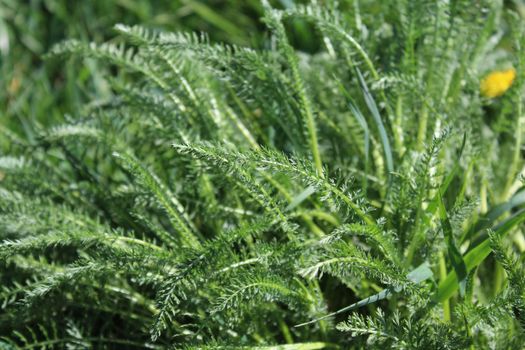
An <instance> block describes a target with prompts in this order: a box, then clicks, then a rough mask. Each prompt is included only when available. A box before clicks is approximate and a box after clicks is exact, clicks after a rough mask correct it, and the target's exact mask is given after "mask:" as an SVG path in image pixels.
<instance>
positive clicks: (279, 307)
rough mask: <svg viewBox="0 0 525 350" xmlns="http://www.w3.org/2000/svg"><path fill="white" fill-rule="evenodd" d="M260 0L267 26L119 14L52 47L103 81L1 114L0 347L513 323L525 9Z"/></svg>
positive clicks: (380, 333) (443, 344)
mask: <svg viewBox="0 0 525 350" xmlns="http://www.w3.org/2000/svg"><path fill="white" fill-rule="evenodd" d="M262 7H263V8H264V17H263V18H262V21H263V22H264V24H265V25H266V27H267V29H268V33H269V37H268V42H267V45H265V46H263V47H257V48H249V47H243V46H234V45H229V44H224V43H216V42H211V41H210V39H209V38H208V37H207V36H206V34H201V33H187V32H180V33H167V32H159V31H154V30H149V29H147V28H144V27H140V26H126V25H122V24H120V25H116V26H115V31H116V33H117V37H116V38H115V40H112V41H110V42H106V43H86V42H83V41H78V40H70V41H66V42H63V43H60V44H58V45H56V46H55V47H54V48H53V49H52V50H51V51H50V52H49V54H48V55H47V59H49V60H64V59H66V57H81V58H82V59H83V60H82V62H85V63H86V64H89V63H90V62H92V60H93V59H96V60H100V61H101V62H103V63H105V64H107V65H109V66H111V70H110V72H112V74H111V75H109V76H106V77H105V78H104V84H107V86H108V88H110V93H109V94H108V95H107V96H93V97H92V101H91V102H90V103H89V104H87V105H86V106H85V107H84V108H82V109H79V110H73V111H71V116H70V117H68V118H67V122H65V123H64V124H61V125H54V126H50V127H48V128H41V129H40V134H39V135H38V136H37V137H31V138H26V137H24V136H22V135H20V134H18V133H17V132H15V131H13V130H10V129H8V128H6V127H3V128H2V129H1V131H2V133H3V136H4V137H5V138H7V139H8V140H9V144H8V146H7V147H6V149H5V150H4V151H5V155H4V156H2V157H0V171H1V174H2V176H1V178H0V242H1V243H0V261H1V262H2V267H1V270H0V271H1V272H0V277H1V278H2V283H3V287H2V291H1V293H0V298H1V300H2V309H3V312H2V314H1V316H0V334H1V335H2V337H1V338H0V339H2V340H1V341H0V346H1V347H2V348H5V349H16V348H22V349H30V348H66V347H67V348H108V349H109V348H130V349H131V348H155V349H164V348H184V349H192V348H195V349H205V348H209V349H220V348H222V349H235V348H239V349H240V348H242V349H248V348H250V349H251V348H253V349H347V348H356V349H358V348H398V349H465V348H471V349H482V348H498V349H500V348H501V349H503V348H505V349H506V348H519V347H520V346H522V344H523V343H524V342H525V335H524V332H523V327H524V326H525V319H524V315H525V299H524V297H525V294H524V293H525V277H524V276H525V275H524V270H523V261H522V258H521V252H522V251H523V250H524V249H525V242H524V240H523V234H522V230H521V229H522V227H523V225H522V223H523V221H524V220H525V211H524V204H525V192H523V191H522V187H523V185H522V180H521V176H520V175H522V174H523V171H524V168H523V166H524V162H523V157H522V153H521V147H522V134H523V132H522V122H523V118H524V116H523V74H524V71H525V69H524V68H525V67H524V63H523V57H525V56H524V51H523V46H524V44H525V42H524V41H525V36H524V25H523V21H522V20H521V19H520V18H519V16H518V15H517V14H516V13H515V12H513V11H512V10H508V9H506V8H504V7H503V4H502V3H501V2H499V1H488V0H487V1H483V0H480V1H476V3H475V6H473V5H472V4H471V3H470V2H466V1H426V0H425V1H409V0H401V1H395V2H393V1H375V0H368V1H365V0H362V1H351V2H350V1H349V2H344V1H342V2H341V3H340V4H339V3H337V2H333V3H332V2H330V3H329V4H320V3H318V2H317V1H313V2H312V3H311V4H309V5H307V6H300V5H296V6H288V7H285V8H274V7H272V6H271V5H270V4H269V3H268V2H267V1H263V2H262ZM294 23H300V24H301V25H302V26H306V27H307V28H309V30H310V32H311V35H312V36H313V37H314V38H315V40H316V41H317V42H318V43H319V48H318V49H317V50H315V52H311V53H305V52H300V51H298V50H296V49H295V48H294V46H293V45H292V41H291V38H293V33H294V32H293V30H292V27H293V26H292V25H293V24H294ZM509 43H511V44H512V45H509ZM504 44H505V45H504ZM509 66H512V67H514V68H513V69H509V70H506V71H501V69H503V68H504V67H509ZM100 78H101V77H100V76H98V75H97V79H100Z"/></svg>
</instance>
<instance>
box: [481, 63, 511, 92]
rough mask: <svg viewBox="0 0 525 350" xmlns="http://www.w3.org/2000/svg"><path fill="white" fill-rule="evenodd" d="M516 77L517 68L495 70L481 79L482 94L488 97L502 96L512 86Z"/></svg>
mask: <svg viewBox="0 0 525 350" xmlns="http://www.w3.org/2000/svg"><path fill="white" fill-rule="evenodd" d="M515 78H516V70H515V69H514V68H509V69H506V70H500V71H494V72H492V73H490V74H489V75H487V76H486V77H485V78H483V80H482V81H481V84H480V90H481V94H482V95H483V96H485V97H488V98H494V97H498V96H501V95H503V94H504V93H505V91H507V90H508V89H509V88H510V86H511V85H512V83H513V82H514V79H515Z"/></svg>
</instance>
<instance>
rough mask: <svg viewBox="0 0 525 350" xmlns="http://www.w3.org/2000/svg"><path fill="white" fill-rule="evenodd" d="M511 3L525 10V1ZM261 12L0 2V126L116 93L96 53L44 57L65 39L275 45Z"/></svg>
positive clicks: (310, 45)
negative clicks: (135, 32) (131, 37)
mask: <svg viewBox="0 0 525 350" xmlns="http://www.w3.org/2000/svg"><path fill="white" fill-rule="evenodd" d="M330 1H332V0H330ZM304 2H305V1H303V0H295V1H294V0H273V1H272V5H273V6H275V7H277V8H279V7H280V8H286V7H290V6H292V5H293V4H294V3H295V4H297V3H304ZM318 2H322V0H319V1H318ZM356 3H359V1H353V0H342V1H341V6H342V8H343V9H345V8H346V9H348V12H349V13H350V12H352V9H353V8H354V6H355V4H356ZM386 3H388V2H386ZM505 3H506V4H507V6H508V7H512V8H515V9H518V11H519V12H521V13H522V14H523V13H525V1H524V0H505ZM366 5H367V1H361V3H360V4H359V6H361V7H362V9H361V10H362V12H363V15H364V16H367V15H368V16H374V13H376V12H379V9H377V8H374V6H377V2H373V5H372V7H366ZM261 15H262V7H261V4H260V1H259V0H90V1H71V0H0V106H1V108H0V127H1V128H3V129H4V130H5V129H6V128H7V129H9V130H12V131H15V132H17V133H19V134H20V135H21V136H22V137H24V138H26V139H28V140H31V139H32V138H34V137H35V135H37V134H38V130H37V129H38V128H41V127H45V126H46V125H51V124H54V123H56V122H60V121H63V120H64V118H65V117H67V115H68V113H69V114H70V113H73V112H72V111H78V110H80V108H81V107H82V106H84V104H85V103H86V102H87V101H100V100H104V99H108V98H109V97H110V93H111V91H110V89H109V87H108V86H107V82H106V80H105V79H103V77H105V76H106V75H107V73H108V68H107V67H105V65H103V64H100V63H99V62H96V61H95V60H89V59H88V60H85V61H86V62H85V64H84V65H78V64H77V65H75V63H74V61H75V60H78V58H77V59H75V58H71V59H69V60H67V61H56V60H55V61H53V62H46V61H45V60H44V59H43V55H44V54H45V53H46V52H47V51H48V50H49V49H50V47H51V46H52V45H53V44H55V43H57V42H60V41H62V40H64V39H66V38H76V39H79V40H84V41H88V40H90V41H96V42H101V41H104V40H107V39H109V38H111V37H112V35H113V34H114V33H113V31H112V28H113V25H114V24H116V23H124V24H139V23H140V24H141V25H143V26H145V27H150V28H158V29H163V30H169V31H198V32H206V33H208V34H209V35H210V39H211V40H212V41H225V42H228V43H234V44H240V45H247V46H252V47H261V46H262V45H265V44H266V45H268V40H266V39H267V37H266V35H265V30H264V25H263V24H262V23H261V21H260V17H261ZM289 29H291V30H290V33H289V35H290V38H291V41H292V43H293V44H294V46H295V47H297V48H298V49H300V50H303V51H306V52H315V51H316V50H317V49H318V48H319V47H320V42H319V38H318V37H317V36H316V35H315V31H314V30H313V28H312V27H311V26H309V25H308V24H307V23H305V22H302V21H301V20H296V21H294V22H293V23H290V28H289ZM378 42H379V41H378ZM79 67H80V68H79ZM109 73H114V72H109ZM72 117H74V116H72ZM0 147H2V149H4V150H5V149H6V148H8V147H9V143H8V141H7V140H6V138H0Z"/></svg>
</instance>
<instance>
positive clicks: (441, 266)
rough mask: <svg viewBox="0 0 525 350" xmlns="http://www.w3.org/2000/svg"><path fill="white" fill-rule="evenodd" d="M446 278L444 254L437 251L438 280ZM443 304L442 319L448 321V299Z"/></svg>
mask: <svg viewBox="0 0 525 350" xmlns="http://www.w3.org/2000/svg"><path fill="white" fill-rule="evenodd" d="M445 278H447V266H446V264H445V256H444V255H443V252H439V280H440V281H444V280H445ZM442 304H443V321H445V322H450V301H449V299H448V298H447V299H445V300H443V302H442Z"/></svg>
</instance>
